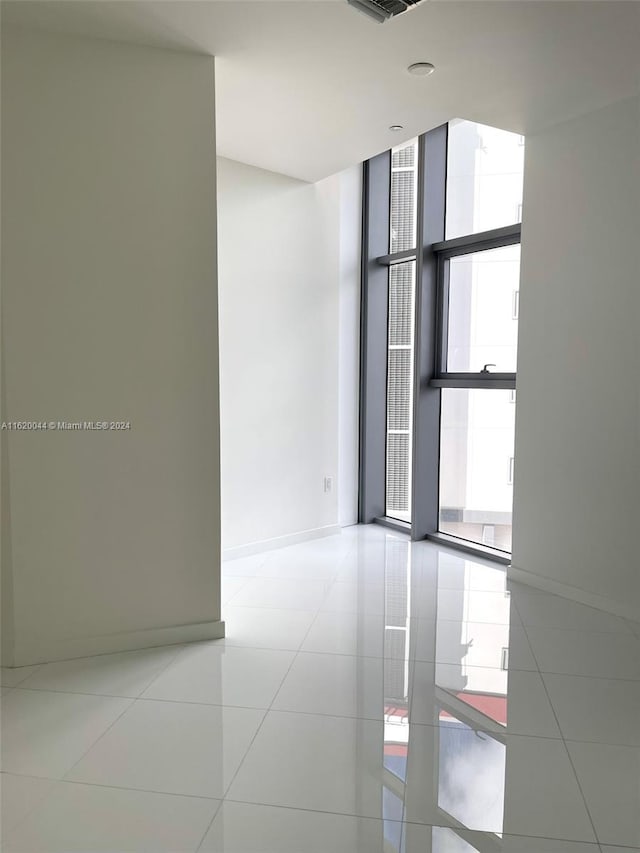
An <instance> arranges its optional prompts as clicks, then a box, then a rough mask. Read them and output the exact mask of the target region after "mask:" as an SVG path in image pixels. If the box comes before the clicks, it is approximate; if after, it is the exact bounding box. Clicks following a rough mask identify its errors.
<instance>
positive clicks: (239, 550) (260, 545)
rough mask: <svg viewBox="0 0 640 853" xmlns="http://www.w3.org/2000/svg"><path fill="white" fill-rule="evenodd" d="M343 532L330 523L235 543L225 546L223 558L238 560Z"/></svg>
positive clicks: (336, 525)
mask: <svg viewBox="0 0 640 853" xmlns="http://www.w3.org/2000/svg"><path fill="white" fill-rule="evenodd" d="M341 532H342V528H341V527H340V525H339V524H328V525H327V526H326V527H314V528H313V529H312V530H301V531H300V532H299V533H287V534H285V535H284V536H275V537H274V538H273V539H262V540H260V541H259V542H249V543H248V544H247V545H235V546H234V547H233V548H225V549H224V551H223V552H222V559H223V560H237V559H238V558H239V557H250V556H252V554H259V553H260V552H261V551H273V550H274V549H275V548H286V547H287V545H298V544H299V543H300V542H307V541H308V540H309V539H320V538H322V537H324V536H335V535H336V534H338V533H341Z"/></svg>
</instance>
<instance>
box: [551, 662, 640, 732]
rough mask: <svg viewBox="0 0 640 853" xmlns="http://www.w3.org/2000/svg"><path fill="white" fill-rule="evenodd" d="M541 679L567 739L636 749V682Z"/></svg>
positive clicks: (639, 715)
mask: <svg viewBox="0 0 640 853" xmlns="http://www.w3.org/2000/svg"><path fill="white" fill-rule="evenodd" d="M542 677H543V679H544V683H545V685H546V689H547V691H548V694H549V698H550V700H551V702H552V703H553V707H554V709H555V713H556V715H557V718H558V723H559V725H560V729H561V731H562V734H563V736H564V737H565V738H567V740H580V741H592V742H594V743H611V744H621V745H628V746H637V747H640V725H639V723H640V681H623V680H621V679H606V678H589V677H588V676H580V675H553V674H552V673H544V675H543V676H542Z"/></svg>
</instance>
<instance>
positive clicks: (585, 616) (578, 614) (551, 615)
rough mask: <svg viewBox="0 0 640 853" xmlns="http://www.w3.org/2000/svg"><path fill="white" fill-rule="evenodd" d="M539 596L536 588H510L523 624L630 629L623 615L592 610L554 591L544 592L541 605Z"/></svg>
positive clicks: (607, 630)
mask: <svg viewBox="0 0 640 853" xmlns="http://www.w3.org/2000/svg"><path fill="white" fill-rule="evenodd" d="M539 596H540V593H539V592H531V591H529V590H527V589H526V588H523V587H521V586H520V587H518V588H517V590H514V592H513V600H514V602H515V607H516V609H517V611H518V613H519V615H520V617H521V619H522V624H523V625H524V626H525V627H527V626H531V627H533V628H563V629H564V630H567V629H571V630H575V631H597V632H600V631H603V632H605V633H613V634H631V633H633V632H632V631H631V628H630V627H629V624H628V623H627V622H626V620H625V619H621V618H620V617H619V616H614V615H613V614H612V613H605V612H604V611H602V610H595V609H594V608H593V607H586V606H585V605H584V604H579V603H578V602H576V601H569V600H568V599H566V598H560V596H558V595H545V596H544V606H542V607H541V606H540V604H541V602H540V599H539Z"/></svg>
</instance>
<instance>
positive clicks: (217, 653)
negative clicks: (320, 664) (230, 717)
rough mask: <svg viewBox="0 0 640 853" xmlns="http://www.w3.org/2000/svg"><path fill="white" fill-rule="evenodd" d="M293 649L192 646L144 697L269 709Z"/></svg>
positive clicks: (160, 676)
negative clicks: (288, 650)
mask: <svg viewBox="0 0 640 853" xmlns="http://www.w3.org/2000/svg"><path fill="white" fill-rule="evenodd" d="M294 657H295V653H294V652H283V651H278V650H274V649H252V648H237V647H234V646H221V645H220V644H219V643H205V644H202V645H199V644H198V645H195V644H194V645H193V646H191V647H187V648H185V649H183V650H182V651H181V653H180V654H179V655H178V656H177V657H176V658H175V660H174V661H173V663H172V664H171V665H170V666H168V667H167V668H166V669H165V670H164V672H162V673H161V674H160V675H159V676H158V677H157V678H156V679H155V681H154V682H153V683H152V684H151V685H150V686H149V687H148V688H147V689H146V690H145V692H144V694H143V696H144V698H145V699H167V700H170V701H173V702H201V703H203V704H210V705H238V706H241V707H244V708H265V709H266V708H269V706H270V705H271V703H272V701H273V698H274V696H275V695H276V693H277V692H278V688H279V687H280V685H281V684H282V681H283V679H284V677H285V675H286V674H287V672H288V670H289V667H290V666H291V664H292V663H293V660H294Z"/></svg>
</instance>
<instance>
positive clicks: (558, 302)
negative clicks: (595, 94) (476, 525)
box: [513, 98, 640, 618]
mask: <svg viewBox="0 0 640 853" xmlns="http://www.w3.org/2000/svg"><path fill="white" fill-rule="evenodd" d="M639 158H640V100H638V99H637V98H635V99H632V100H626V101H623V102H620V103H617V104H614V105H612V106H609V107H607V108H605V109H602V110H599V111H598V112H595V113H592V114H590V115H586V116H583V117H581V118H578V119H575V120H573V121H570V122H567V123H564V124H562V125H559V126H557V127H554V128H552V129H550V130H548V131H546V132H545V133H541V134H539V135H536V136H531V137H527V150H526V160H525V190H524V221H523V232H522V273H521V303H520V305H521V313H520V342H519V357H518V404H517V415H516V418H517V423H516V474H515V494H514V542H513V564H514V566H515V567H516V568H517V569H520V570H524V571H525V572H527V573H531V574H530V580H531V581H532V582H540V581H542V582H543V583H545V582H547V581H549V580H550V581H551V582H556V583H559V584H561V585H564V586H565V587H566V588H567V591H568V592H571V591H572V590H573V591H574V592H576V591H577V593H578V594H580V593H585V594H586V595H587V596H593V597H594V598H593V601H594V603H595V602H598V603H599V604H600V605H601V606H603V607H608V608H609V609H611V610H614V611H616V612H620V613H625V612H626V613H628V614H629V615H634V614H635V615H636V616H637V617H638V618H640V569H639V566H640V560H639V557H638V533H637V527H638V519H639V518H640V331H639V330H640V287H639V281H638V274H639V272H640V265H639V255H638V237H639V235H640V162H639ZM583 598H584V596H583Z"/></svg>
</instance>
